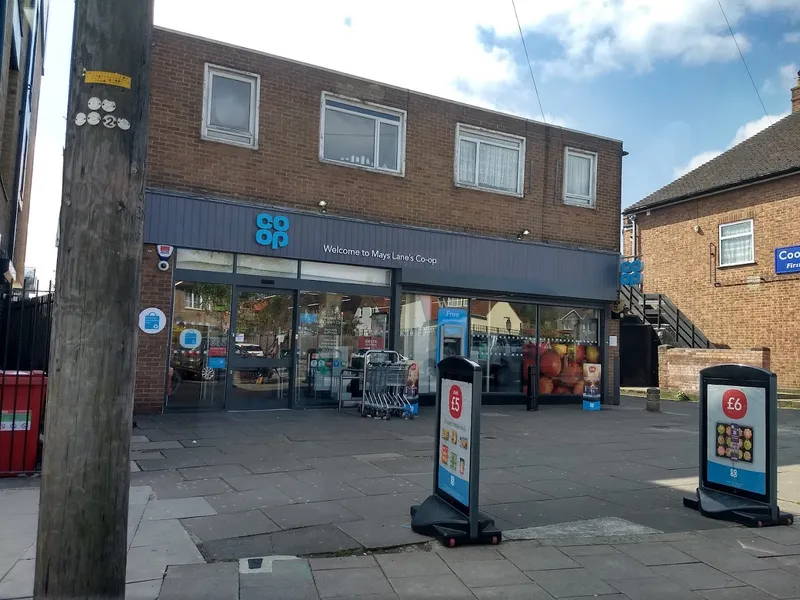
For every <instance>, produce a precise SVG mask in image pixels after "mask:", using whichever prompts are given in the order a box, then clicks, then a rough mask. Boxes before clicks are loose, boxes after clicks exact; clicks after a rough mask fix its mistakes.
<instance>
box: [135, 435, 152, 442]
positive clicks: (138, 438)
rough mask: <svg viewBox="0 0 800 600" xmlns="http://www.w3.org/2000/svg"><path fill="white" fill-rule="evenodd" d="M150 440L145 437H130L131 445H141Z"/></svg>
mask: <svg viewBox="0 0 800 600" xmlns="http://www.w3.org/2000/svg"><path fill="white" fill-rule="evenodd" d="M149 441H150V438H149V437H147V436H146V435H132V436H131V444H143V443H145V442H149Z"/></svg>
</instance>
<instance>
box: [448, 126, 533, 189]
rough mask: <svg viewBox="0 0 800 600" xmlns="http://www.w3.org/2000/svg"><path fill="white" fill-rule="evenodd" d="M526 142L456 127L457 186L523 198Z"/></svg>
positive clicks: (474, 128) (522, 139)
mask: <svg viewBox="0 0 800 600" xmlns="http://www.w3.org/2000/svg"><path fill="white" fill-rule="evenodd" d="M524 160H525V139H524V138H521V137H517V136H514V135H508V134H503V133H495V132H491V131H486V130H483V129H478V128H476V127H469V126H468V125H462V124H461V123H459V124H458V125H456V164H455V175H456V185H458V186H461V187H472V188H478V189H482V190H487V191H490V192H499V193H501V194H511V195H514V196H522V182H523V180H524V176H525V173H524V169H525V167H524Z"/></svg>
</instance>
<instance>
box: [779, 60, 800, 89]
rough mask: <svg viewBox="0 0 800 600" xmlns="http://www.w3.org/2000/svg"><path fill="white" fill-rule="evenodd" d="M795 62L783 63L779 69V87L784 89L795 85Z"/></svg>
mask: <svg viewBox="0 0 800 600" xmlns="http://www.w3.org/2000/svg"><path fill="white" fill-rule="evenodd" d="M797 71H798V69H797V64H796V63H791V64H788V65H783V66H782V67H781V69H780V72H781V89H782V90H784V91H787V90H790V89H792V88H793V87H794V86H796V85H797Z"/></svg>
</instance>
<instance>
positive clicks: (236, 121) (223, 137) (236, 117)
mask: <svg viewBox="0 0 800 600" xmlns="http://www.w3.org/2000/svg"><path fill="white" fill-rule="evenodd" d="M260 81H261V79H260V77H259V76H258V75H256V74H254V73H246V72H244V71H236V70H233V69H226V68H223V67H217V66H214V65H209V64H206V70H205V86H204V91H203V128H202V138H203V139H204V140H213V141H216V142H224V143H226V144H234V145H236V146H245V147H246V148H257V147H258V98H259V87H260Z"/></svg>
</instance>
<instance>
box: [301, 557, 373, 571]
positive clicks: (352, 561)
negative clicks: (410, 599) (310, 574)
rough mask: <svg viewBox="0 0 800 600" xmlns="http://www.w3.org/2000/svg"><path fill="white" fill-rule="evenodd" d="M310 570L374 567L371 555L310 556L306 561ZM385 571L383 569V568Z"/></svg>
mask: <svg viewBox="0 0 800 600" xmlns="http://www.w3.org/2000/svg"><path fill="white" fill-rule="evenodd" d="M308 562H309V565H310V566H311V570H312V571H334V570H337V569H363V568H367V567H376V566H378V563H376V562H375V557H373V556H338V557H335V558H312V559H311V560H309V561H308ZM384 571H385V569H384Z"/></svg>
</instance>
